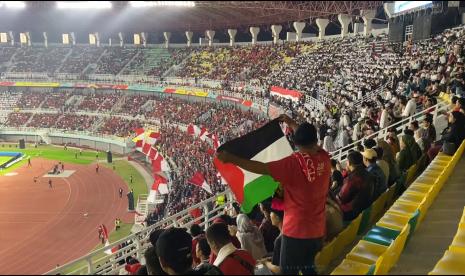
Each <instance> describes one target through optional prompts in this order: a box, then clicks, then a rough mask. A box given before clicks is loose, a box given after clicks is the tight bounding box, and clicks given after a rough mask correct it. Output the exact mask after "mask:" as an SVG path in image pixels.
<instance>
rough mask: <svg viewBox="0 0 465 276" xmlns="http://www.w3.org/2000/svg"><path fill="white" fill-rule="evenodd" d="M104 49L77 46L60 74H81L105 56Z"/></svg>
mask: <svg viewBox="0 0 465 276" xmlns="http://www.w3.org/2000/svg"><path fill="white" fill-rule="evenodd" d="M103 51H104V48H101V47H87V46H75V47H73V50H72V52H71V54H70V55H69V56H68V58H67V59H66V61H65V63H64V64H63V67H62V68H61V70H60V73H69V74H81V73H83V72H84V69H86V68H87V66H88V65H89V64H91V63H95V62H96V61H97V60H98V58H99V57H100V56H101V55H102V54H103Z"/></svg>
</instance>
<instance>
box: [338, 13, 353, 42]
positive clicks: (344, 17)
mask: <svg viewBox="0 0 465 276" xmlns="http://www.w3.org/2000/svg"><path fill="white" fill-rule="evenodd" d="M337 19H338V20H339V23H341V37H342V38H344V37H346V36H347V35H348V34H349V25H350V23H351V22H352V17H351V16H350V15H348V14H342V13H341V14H339V15H338V16H337Z"/></svg>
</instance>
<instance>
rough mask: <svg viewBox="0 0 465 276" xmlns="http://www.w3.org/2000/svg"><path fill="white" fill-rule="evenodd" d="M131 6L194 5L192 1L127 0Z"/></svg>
mask: <svg viewBox="0 0 465 276" xmlns="http://www.w3.org/2000/svg"><path fill="white" fill-rule="evenodd" d="M129 5H131V7H133V8H151V7H195V2H194V1H129Z"/></svg>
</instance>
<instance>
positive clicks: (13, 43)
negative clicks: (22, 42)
mask: <svg viewBox="0 0 465 276" xmlns="http://www.w3.org/2000/svg"><path fill="white" fill-rule="evenodd" d="M8 35H9V36H10V42H11V46H15V36H14V35H13V31H9V32H8Z"/></svg>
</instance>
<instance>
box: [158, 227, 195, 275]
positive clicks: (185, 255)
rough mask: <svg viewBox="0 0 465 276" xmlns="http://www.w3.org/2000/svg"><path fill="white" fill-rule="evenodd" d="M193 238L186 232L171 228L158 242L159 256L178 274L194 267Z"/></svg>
mask: <svg viewBox="0 0 465 276" xmlns="http://www.w3.org/2000/svg"><path fill="white" fill-rule="evenodd" d="M191 252H192V237H191V235H189V234H188V233H187V232H186V230H184V229H181V228H170V229H168V230H166V231H164V232H163V233H162V234H161V235H160V237H159V238H158V241H157V255H158V256H159V257H160V258H163V260H164V261H165V262H166V263H167V264H168V265H169V266H170V267H171V268H172V269H173V270H175V271H176V272H178V273H182V272H184V271H185V270H186V269H189V268H190V267H191V266H192V253H191Z"/></svg>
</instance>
